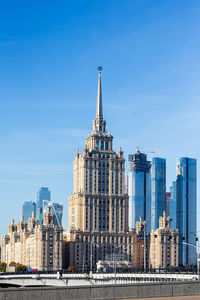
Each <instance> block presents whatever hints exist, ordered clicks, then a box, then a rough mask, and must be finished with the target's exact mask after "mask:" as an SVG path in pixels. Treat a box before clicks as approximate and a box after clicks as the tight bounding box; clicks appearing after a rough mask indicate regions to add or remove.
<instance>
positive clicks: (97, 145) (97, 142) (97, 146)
mask: <svg viewBox="0 0 200 300" xmlns="http://www.w3.org/2000/svg"><path fill="white" fill-rule="evenodd" d="M96 149H97V150H98V149H99V141H96Z"/></svg>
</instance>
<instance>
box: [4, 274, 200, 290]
mask: <svg viewBox="0 0 200 300" xmlns="http://www.w3.org/2000/svg"><path fill="white" fill-rule="evenodd" d="M198 278H199V277H198V275H196V274H176V273H175V274H168V273H167V274H152V273H145V274H143V273H137V274H131V273H123V274H119V273H117V274H114V273H105V274H98V273H94V274H90V275H87V274H63V275H62V276H61V275H60V274H21V275H18V274H8V275H0V287H9V286H13V287H34V286H35V287H41V286H46V287H47V286H54V287H66V286H86V285H87V286H88V285H91V286H94V285H108V284H109V285H110V284H111V285H112V284H118V285H120V284H123V285H124V284H141V283H156V282H165V283H170V282H184V281H197V280H198Z"/></svg>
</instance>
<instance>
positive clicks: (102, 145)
mask: <svg viewBox="0 0 200 300" xmlns="http://www.w3.org/2000/svg"><path fill="white" fill-rule="evenodd" d="M103 149H104V142H103V141H101V150H103Z"/></svg>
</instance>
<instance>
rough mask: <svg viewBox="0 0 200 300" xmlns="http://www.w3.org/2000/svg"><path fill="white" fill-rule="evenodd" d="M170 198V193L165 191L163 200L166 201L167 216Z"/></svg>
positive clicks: (168, 214)
mask: <svg viewBox="0 0 200 300" xmlns="http://www.w3.org/2000/svg"><path fill="white" fill-rule="evenodd" d="M170 198H171V193H169V192H166V194H165V201H166V215H167V216H168V217H169V216H170Z"/></svg>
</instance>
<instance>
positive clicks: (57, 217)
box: [53, 203, 63, 226]
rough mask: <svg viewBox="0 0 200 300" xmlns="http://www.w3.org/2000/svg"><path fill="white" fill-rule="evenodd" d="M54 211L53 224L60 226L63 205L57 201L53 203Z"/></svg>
mask: <svg viewBox="0 0 200 300" xmlns="http://www.w3.org/2000/svg"><path fill="white" fill-rule="evenodd" d="M53 207H54V211H55V225H59V226H62V216H63V205H62V204H59V203H53Z"/></svg>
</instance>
